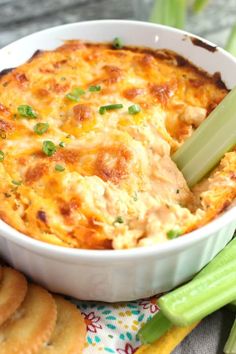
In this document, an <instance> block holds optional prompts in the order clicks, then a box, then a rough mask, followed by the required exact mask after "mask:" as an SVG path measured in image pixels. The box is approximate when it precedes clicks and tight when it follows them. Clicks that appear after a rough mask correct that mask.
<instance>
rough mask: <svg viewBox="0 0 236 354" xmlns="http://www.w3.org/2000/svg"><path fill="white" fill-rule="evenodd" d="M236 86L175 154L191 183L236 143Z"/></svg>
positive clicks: (202, 175)
mask: <svg viewBox="0 0 236 354" xmlns="http://www.w3.org/2000/svg"><path fill="white" fill-rule="evenodd" d="M235 126H236V87H235V88H234V89H233V90H232V91H231V92H230V93H229V94H228V95H227V96H226V97H225V98H224V99H223V101H222V102H221V103H220V104H219V105H218V106H217V107H216V109H214V111H212V112H211V114H210V115H209V116H208V118H207V119H206V120H205V121H204V122H203V123H202V124H201V125H200V126H199V127H198V129H196V131H195V132H194V133H193V134H192V136H191V137H190V138H189V139H188V140H187V141H186V142H185V143H184V144H183V145H182V146H181V147H180V148H179V149H178V150H177V151H176V153H174V155H172V159H173V160H174V161H175V163H176V164H177V166H178V167H179V169H180V170H181V171H182V173H183V175H184V177H185V179H186V181H187V183H188V185H189V186H190V187H192V186H193V185H194V184H196V183H197V182H199V181H200V180H201V179H202V178H203V177H204V176H205V175H206V174H207V173H208V172H210V171H211V169H212V168H213V167H215V165H217V163H218V162H219V161H220V159H221V158H222V156H223V155H224V154H225V153H226V152H227V151H229V150H230V149H232V148H233V147H234V145H235V144H236V129H235Z"/></svg>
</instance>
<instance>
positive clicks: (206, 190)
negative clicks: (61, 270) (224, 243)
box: [0, 39, 236, 249]
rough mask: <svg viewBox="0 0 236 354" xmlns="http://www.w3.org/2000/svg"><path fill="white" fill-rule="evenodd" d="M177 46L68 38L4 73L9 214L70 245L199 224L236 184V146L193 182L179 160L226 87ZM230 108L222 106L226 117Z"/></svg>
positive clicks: (115, 241)
mask: <svg viewBox="0 0 236 354" xmlns="http://www.w3.org/2000/svg"><path fill="white" fill-rule="evenodd" d="M227 92H228V91H227V89H226V87H225V86H224V84H223V83H222V82H221V80H220V77H219V75H218V74H215V75H214V76H212V77H210V76H209V75H208V74H206V73H205V72H202V71H201V70H199V69H197V68H196V67H194V66H193V65H192V64H190V63H189V62H188V61H187V60H185V59H184V58H182V57H180V56H179V55H177V54H176V53H173V52H171V51H168V50H156V51H154V50H150V49H146V48H134V47H122V43H121V41H120V40H119V39H116V40H115V41H114V43H113V45H111V44H93V43H84V42H82V41H67V42H65V43H64V44H63V45H62V46H61V47H59V48H57V49H55V50H53V51H43V52H41V51H38V52H37V53H35V55H34V56H33V57H32V58H31V59H30V60H29V61H28V62H27V63H25V64H24V65H21V66H19V67H17V68H15V69H12V70H5V71H3V72H2V73H1V78H0V181H1V183H0V219H2V220H3V221H4V222H6V223H8V224H9V225H11V226H12V227H14V228H15V229H17V230H19V231H20V232H22V233H24V234H26V235H28V236H29V237H32V238H35V239H37V240H41V241H44V242H48V243H51V244H56V245H60V246H65V247H74V248H86V249H127V248H133V247H140V246H149V245H154V244H159V243H163V242H166V241H168V240H169V239H173V238H176V237H182V235H184V234H185V233H187V232H189V231H191V230H194V229H196V228H199V227H201V226H202V225H204V224H206V223H207V222H209V221H210V220H212V219H213V218H215V217H216V216H217V215H218V214H219V213H221V212H222V211H223V210H224V209H225V208H226V207H227V206H229V205H230V204H231V203H232V202H233V200H234V198H235V196H236V173H235V170H236V152H235V151H231V152H228V153H227V154H226V155H225V156H224V157H223V159H222V160H221V162H220V164H219V165H218V166H217V167H216V169H215V170H213V171H212V172H211V174H210V175H209V176H207V177H206V178H205V179H204V180H203V181H201V182H200V183H199V184H197V185H196V186H195V187H194V188H193V189H192V190H190V189H189V187H188V186H187V183H186V181H185V179H184V177H183V175H182V174H181V172H180V171H179V170H178V168H177V166H176V165H175V163H174V162H173V161H172V160H171V154H172V153H173V152H175V151H176V150H177V149H178V147H180V146H181V144H183V142H184V141H185V140H186V139H187V138H188V137H189V136H191V134H192V133H193V131H194V130H195V129H196V128H197V127H198V126H199V125H200V124H201V123H202V122H203V121H204V119H206V118H207V116H208V114H209V113H210V112H211V111H212V110H213V109H214V108H215V107H216V106H217V105H218V104H219V103H220V101H221V100H222V99H223V98H224V96H225V95H226V94H227ZM222 119H224V117H222Z"/></svg>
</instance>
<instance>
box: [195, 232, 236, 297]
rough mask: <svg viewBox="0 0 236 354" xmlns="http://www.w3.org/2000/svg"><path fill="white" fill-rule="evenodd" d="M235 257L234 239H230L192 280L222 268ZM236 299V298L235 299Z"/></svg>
mask: <svg viewBox="0 0 236 354" xmlns="http://www.w3.org/2000/svg"><path fill="white" fill-rule="evenodd" d="M235 256H236V238H234V239H232V240H231V241H230V242H229V243H228V244H227V245H226V246H225V248H224V249H223V250H222V251H220V252H219V253H218V254H217V255H216V256H215V258H213V260H212V261H210V262H209V263H208V264H207V265H206V266H205V267H204V268H203V269H202V270H201V271H200V272H199V273H198V274H196V275H195V277H194V280H196V279H199V278H201V277H202V276H204V275H207V274H209V273H210V272H214V271H215V270H216V269H217V268H220V267H223V266H224V265H225V264H226V263H227V262H230V261H231V260H232V259H233V257H235ZM235 298H236V297H235Z"/></svg>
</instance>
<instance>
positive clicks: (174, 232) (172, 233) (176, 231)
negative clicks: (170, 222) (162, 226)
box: [166, 229, 182, 240]
mask: <svg viewBox="0 0 236 354" xmlns="http://www.w3.org/2000/svg"><path fill="white" fill-rule="evenodd" d="M181 234H182V231H181V230H179V229H172V230H169V231H167V233H166V236H167V238H168V239H169V240H173V239H174V238H177V237H179V236H180V235H181Z"/></svg>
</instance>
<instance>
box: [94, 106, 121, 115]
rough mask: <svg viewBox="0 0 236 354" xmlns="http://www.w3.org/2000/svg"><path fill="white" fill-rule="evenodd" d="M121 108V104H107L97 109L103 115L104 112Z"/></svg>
mask: <svg viewBox="0 0 236 354" xmlns="http://www.w3.org/2000/svg"><path fill="white" fill-rule="evenodd" d="M120 108H123V104H121V103H117V104H109V105H107V106H101V107H100V108H99V113H100V114H104V113H105V112H106V111H112V110H113V109H120Z"/></svg>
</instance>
